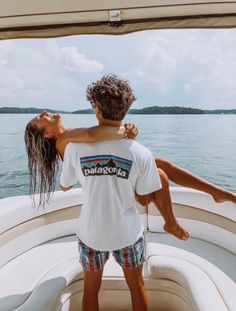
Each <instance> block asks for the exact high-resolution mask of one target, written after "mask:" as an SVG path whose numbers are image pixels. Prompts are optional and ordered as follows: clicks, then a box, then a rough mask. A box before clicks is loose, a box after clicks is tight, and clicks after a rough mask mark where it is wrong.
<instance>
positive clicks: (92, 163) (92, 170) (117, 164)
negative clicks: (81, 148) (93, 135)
mask: <svg viewBox="0 0 236 311" xmlns="http://www.w3.org/2000/svg"><path fill="white" fill-rule="evenodd" d="M132 163H133V162H132V161H130V160H126V159H123V158H120V157H115V156H113V155H98V156H92V157H82V158H80V164H81V168H82V172H83V174H84V176H85V177H87V176H104V175H116V176H117V177H120V178H125V179H128V178H129V173H130V170H131V167H132Z"/></svg>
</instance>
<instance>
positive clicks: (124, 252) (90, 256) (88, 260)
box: [78, 236, 145, 271]
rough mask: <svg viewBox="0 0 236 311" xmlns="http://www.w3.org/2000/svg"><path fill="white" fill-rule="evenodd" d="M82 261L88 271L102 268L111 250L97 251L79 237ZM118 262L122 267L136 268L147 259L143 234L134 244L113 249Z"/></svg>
mask: <svg viewBox="0 0 236 311" xmlns="http://www.w3.org/2000/svg"><path fill="white" fill-rule="evenodd" d="M78 245H79V253H80V263H81V265H82V267H83V268H84V269H85V270H87V271H99V270H102V269H103V267H104V265H105V263H106V261H107V260H108V258H109V256H110V252H109V251H97V250H94V249H92V248H90V247H88V246H87V245H85V244H84V243H83V242H82V241H81V240H80V239H78ZM112 255H113V256H114V258H115V260H116V262H117V263H118V264H119V265H120V266H121V267H122V268H128V269H132V268H136V267H138V266H140V265H141V264H143V263H144V261H145V250H144V237H143V236H141V237H140V238H139V239H138V240H137V241H136V242H135V243H134V244H133V245H130V246H127V247H124V248H122V249H118V250H114V251H112Z"/></svg>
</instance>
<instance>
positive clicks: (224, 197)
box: [211, 188, 236, 203]
mask: <svg viewBox="0 0 236 311" xmlns="http://www.w3.org/2000/svg"><path fill="white" fill-rule="evenodd" d="M211 195H212V197H213V199H214V200H215V202H216V203H222V202H225V201H230V202H233V203H236V194H235V193H233V192H230V191H228V190H224V189H220V188H219V189H216V190H215V191H214V193H212V194H211Z"/></svg>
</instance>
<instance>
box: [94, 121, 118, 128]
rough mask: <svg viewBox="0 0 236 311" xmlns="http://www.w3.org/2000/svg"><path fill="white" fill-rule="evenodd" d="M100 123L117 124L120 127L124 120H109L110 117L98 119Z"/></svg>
mask: <svg viewBox="0 0 236 311" xmlns="http://www.w3.org/2000/svg"><path fill="white" fill-rule="evenodd" d="M98 124H99V125H100V126H101V125H106V126H117V127H120V126H121V124H122V121H114V120H108V119H101V120H98Z"/></svg>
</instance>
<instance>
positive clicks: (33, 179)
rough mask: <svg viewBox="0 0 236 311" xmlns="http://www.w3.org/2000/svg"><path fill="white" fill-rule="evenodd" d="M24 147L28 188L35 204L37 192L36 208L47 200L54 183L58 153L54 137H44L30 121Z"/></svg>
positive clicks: (53, 188) (34, 204)
mask: <svg viewBox="0 0 236 311" xmlns="http://www.w3.org/2000/svg"><path fill="white" fill-rule="evenodd" d="M24 138H25V148H26V152H27V155H28V168H29V173H30V174H29V184H30V185H29V190H30V195H31V198H32V202H33V207H35V206H36V202H35V194H36V192H39V200H37V208H39V207H41V206H42V207H44V206H45V204H46V203H48V202H49V200H50V198H51V196H52V194H53V192H54V190H55V184H56V174H57V171H58V163H59V154H58V151H57V149H56V139H55V138H45V137H44V135H43V130H41V129H39V128H38V127H37V126H36V125H35V124H33V122H32V121H30V122H29V123H28V124H27V126H26V128H25V137H24Z"/></svg>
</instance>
